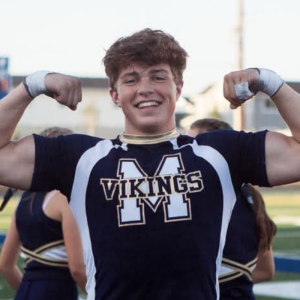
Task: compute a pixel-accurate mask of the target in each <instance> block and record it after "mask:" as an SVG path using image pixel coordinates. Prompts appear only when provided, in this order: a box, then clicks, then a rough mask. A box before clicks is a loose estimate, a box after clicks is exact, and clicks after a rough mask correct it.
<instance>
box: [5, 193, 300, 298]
mask: <svg viewBox="0 0 300 300" xmlns="http://www.w3.org/2000/svg"><path fill="white" fill-rule="evenodd" d="M261 191H262V193H263V195H264V199H265V202H266V206H267V211H268V213H269V215H270V217H271V218H272V219H273V220H274V221H275V223H276V224H277V226H278V232H277V235H276V237H275V239H274V243H273V250H274V252H275V253H280V254H282V253H283V254H285V255H287V256H289V255H293V256H294V255H297V256H299V257H300V187H299V190H296V189H295V188H294V189H262V190H261ZM16 204H17V200H16V199H14V200H13V201H10V202H9V203H8V205H7V207H6V208H5V210H4V211H3V212H1V213H0V232H6V231H7V230H8V228H9V226H10V220H11V216H12V214H13V212H14V209H15V206H16ZM0 250H1V248H0ZM19 266H21V267H22V261H21V259H20V260H19ZM289 280H299V281H300V273H299V274H295V273H279V272H277V273H276V275H275V278H274V281H289ZM13 295H14V292H13V291H12V290H11V289H10V288H9V286H8V285H7V283H6V282H5V281H4V279H3V278H2V276H1V275H0V300H4V299H5V300H9V299H13ZM299 299H300V297H299ZM257 300H289V298H285V299H283V298H274V297H260V296H257Z"/></svg>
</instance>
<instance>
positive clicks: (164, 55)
mask: <svg viewBox="0 0 300 300" xmlns="http://www.w3.org/2000/svg"><path fill="white" fill-rule="evenodd" d="M187 56H188V54H187V52H186V51H185V50H184V49H183V48H182V47H181V46H180V45H179V43H178V42H177V41H176V40H175V39H174V37H173V36H171V35H170V34H167V33H165V32H163V31H161V30H152V29H149V28H146V29H144V30H141V31H138V32H136V33H134V34H132V35H130V36H126V37H122V38H120V39H118V40H117V41H116V42H115V43H114V44H112V46H111V47H110V48H109V49H108V50H107V51H106V55H105V57H104V58H103V63H104V66H105V72H106V74H107V76H108V78H109V85H110V87H111V88H112V89H115V83H116V81H117V80H118V77H119V74H120V70H121V69H123V68H126V67H128V66H129V65H131V64H132V63H143V64H145V65H149V66H152V65H156V64H160V63H165V64H168V65H169V66H170V68H171V70H172V73H173V75H174V79H175V82H176V84H179V83H180V82H181V81H182V74H183V71H184V70H185V68H186V59H187Z"/></svg>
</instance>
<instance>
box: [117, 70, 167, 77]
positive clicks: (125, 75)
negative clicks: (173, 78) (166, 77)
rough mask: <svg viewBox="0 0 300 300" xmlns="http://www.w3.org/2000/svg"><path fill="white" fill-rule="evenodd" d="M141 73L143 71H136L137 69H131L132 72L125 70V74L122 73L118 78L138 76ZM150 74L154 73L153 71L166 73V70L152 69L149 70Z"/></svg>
mask: <svg viewBox="0 0 300 300" xmlns="http://www.w3.org/2000/svg"><path fill="white" fill-rule="evenodd" d="M141 73H143V72H137V71H132V72H127V73H125V74H123V75H122V76H121V77H120V78H121V79H122V78H125V77H127V76H139V75H140V74H141ZM149 73H150V74H155V73H168V71H166V70H164V69H153V70H150V71H149Z"/></svg>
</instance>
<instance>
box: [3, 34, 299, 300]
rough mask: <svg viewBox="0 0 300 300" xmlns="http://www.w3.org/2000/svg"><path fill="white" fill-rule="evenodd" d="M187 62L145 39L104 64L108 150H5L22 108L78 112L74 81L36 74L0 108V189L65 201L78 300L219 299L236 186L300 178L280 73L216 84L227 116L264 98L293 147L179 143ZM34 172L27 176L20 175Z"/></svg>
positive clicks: (242, 138)
mask: <svg viewBox="0 0 300 300" xmlns="http://www.w3.org/2000/svg"><path fill="white" fill-rule="evenodd" d="M186 57H187V53H186V52H185V51H184V50H183V49H182V48H181V47H180V45H179V44H178V43H177V42H176V41H175V40H174V38H173V37H171V36H169V35H168V34H165V33H164V32H161V31H155V30H150V29H145V30H142V31H140V32H137V33H136V34H133V35H132V36H129V37H125V38H121V39H119V40H118V41H116V43H114V44H113V45H112V46H111V47H110V49H109V50H108V51H107V53H106V56H105V58H104V65H105V68H106V73H107V75H108V77H109V79H110V94H111V97H112V99H113V101H114V102H115V103H116V104H118V105H119V106H120V107H121V109H122V110H123V112H124V115H125V133H124V134H121V135H120V136H119V137H117V138H116V139H114V140H104V139H101V138H98V137H89V136H84V135H69V136H62V137H58V138H53V139H49V138H45V137H41V136H38V135H34V136H28V137H25V138H23V139H21V140H20V141H18V142H11V140H10V139H11V136H12V134H13V131H14V129H15V127H16V125H17V123H18V121H19V119H20V118H21V116H22V114H23V112H24V110H25V109H26V107H27V106H28V105H29V103H30V102H31V100H32V98H34V97H35V96H37V95H38V94H40V93H46V94H47V95H51V96H52V97H53V98H54V99H56V100H57V101H58V102H59V103H61V104H64V105H66V106H68V107H70V108H71V109H76V106H77V104H78V103H79V102H80V101H81V88H80V83H79V80H78V79H76V78H72V77H69V76H65V75H61V74H55V73H47V72H43V71H42V72H37V73H34V74H32V75H30V76H28V77H27V78H26V82H25V84H21V85H20V86H18V87H17V88H16V89H15V90H13V91H12V92H11V93H10V94H9V95H8V96H7V97H6V98H4V99H3V100H1V102H0V183H1V184H3V185H7V186H11V187H15V188H20V189H23V190H28V189H31V190H32V191H40V190H52V189H58V190H60V191H61V192H62V193H63V194H64V195H66V196H67V198H69V199H70V205H71V207H72V210H73V212H74V215H75V217H76V219H77V223H78V225H79V228H80V232H81V236H82V239H83V246H84V252H85V263H86V267H87V276H88V283H87V288H86V290H87V292H88V299H97V300H102V299H105V300H117V299H122V300H123V299H130V300H137V299H139V300H140V299H143V300H148V299H151V300H153V299H155V300H166V299H172V300H176V299H186V300H195V299H202V300H203V299H206V300H215V299H218V282H217V276H218V272H219V268H220V262H221V258H222V249H223V246H224V240H225V234H226V230H227V226H228V222H229V218H230V214H231V211H232V208H233V206H234V202H235V199H236V193H238V191H240V188H241V184H242V183H244V182H249V183H253V184H257V185H261V186H269V185H279V184H284V183H288V182H292V181H297V180H299V179H300V144H299V141H300V120H299V118H298V116H299V115H300V96H299V95H298V94H297V93H296V92H294V91H293V90H292V89H290V88H289V87H288V86H287V85H286V84H284V83H283V81H282V80H281V79H280V77H279V76H278V75H276V74H275V73H274V72H272V71H269V70H264V69H259V70H258V69H248V70H243V71H239V72H233V73H230V74H229V75H227V76H226V77H225V81H224V95H225V97H226V98H227V99H228V100H229V102H230V105H231V107H232V108H235V107H237V106H239V105H241V104H242V102H243V101H245V100H247V99H249V98H251V97H252V93H251V92H250V91H249V88H248V87H249V86H250V88H251V90H253V91H264V92H266V93H267V94H269V95H270V96H272V100H273V101H274V103H275V104H276V106H277V107H278V109H279V111H280V113H281V115H282V116H283V117H284V119H285V120H286V122H287V123H288V125H289V126H290V128H291V131H292V133H293V137H287V136H284V135H281V134H278V133H274V132H259V133H248V134H246V133H243V132H235V131H228V133H222V134H220V133H218V132H211V133H207V134H205V135H202V136H199V137H197V138H196V139H194V138H192V137H188V136H180V135H179V134H178V133H177V131H176V128H175V116H174V110H175V105H176V101H177V99H178V97H179V96H180V93H181V89H182V86H183V80H182V73H183V71H184V69H185V64H186ZM28 174H32V176H28Z"/></svg>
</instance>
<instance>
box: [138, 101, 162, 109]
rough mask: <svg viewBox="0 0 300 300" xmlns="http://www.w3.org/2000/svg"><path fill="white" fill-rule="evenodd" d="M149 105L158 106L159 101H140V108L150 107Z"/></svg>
mask: <svg viewBox="0 0 300 300" xmlns="http://www.w3.org/2000/svg"><path fill="white" fill-rule="evenodd" d="M149 106H158V103H157V102H155V101H148V102H142V103H139V105H138V108H142V107H149Z"/></svg>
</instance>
